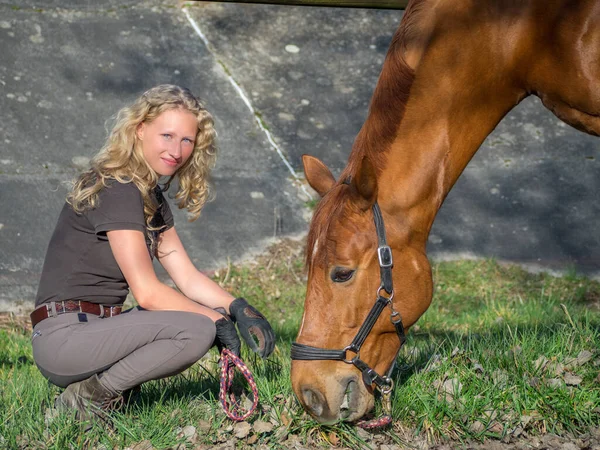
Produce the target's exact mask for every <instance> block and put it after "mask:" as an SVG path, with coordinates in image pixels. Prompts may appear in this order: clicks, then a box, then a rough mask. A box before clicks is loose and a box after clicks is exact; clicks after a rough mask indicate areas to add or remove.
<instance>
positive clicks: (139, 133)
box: [135, 122, 146, 141]
mask: <svg viewBox="0 0 600 450" xmlns="http://www.w3.org/2000/svg"><path fill="white" fill-rule="evenodd" d="M145 128H146V124H145V123H144V122H142V123H139V124H138V126H137V127H136V129H135V135H136V136H137V138H138V139H139V140H140V141H143V140H144V130H145Z"/></svg>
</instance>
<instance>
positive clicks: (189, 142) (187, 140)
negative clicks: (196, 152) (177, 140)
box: [183, 138, 194, 144]
mask: <svg viewBox="0 0 600 450" xmlns="http://www.w3.org/2000/svg"><path fill="white" fill-rule="evenodd" d="M183 142H185V143H186V144H193V143H194V141H192V140H191V139H188V138H184V139H183Z"/></svg>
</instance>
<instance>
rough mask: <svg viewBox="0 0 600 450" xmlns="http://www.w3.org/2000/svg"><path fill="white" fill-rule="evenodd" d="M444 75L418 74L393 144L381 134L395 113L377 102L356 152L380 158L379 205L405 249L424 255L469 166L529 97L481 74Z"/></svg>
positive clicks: (449, 73)
mask: <svg viewBox="0 0 600 450" xmlns="http://www.w3.org/2000/svg"><path fill="white" fill-rule="evenodd" d="M439 74H440V71H439V68H437V69H435V68H432V70H431V71H428V72H424V71H423V69H421V70H419V71H418V72H417V73H416V76H415V79H414V82H413V83H412V86H411V89H410V96H409V98H408V100H407V102H406V105H405V108H404V111H403V116H402V119H401V121H400V123H399V125H397V126H396V132H395V135H394V137H393V138H391V139H389V140H388V142H387V143H385V141H384V140H382V138H381V135H378V133H375V132H373V130H374V129H382V126H381V123H380V122H382V121H385V120H386V119H387V120H390V119H389V118H390V114H389V113H387V112H386V111H385V109H383V110H381V109H379V110H378V109H377V107H376V106H377V101H373V102H372V108H371V111H370V113H369V116H368V118H367V121H366V122H365V124H364V126H363V129H362V130H361V133H360V134H359V136H358V138H357V141H356V143H355V150H356V149H358V148H365V149H368V150H367V154H368V153H369V152H370V153H371V154H375V152H376V154H377V155H378V157H377V158H375V159H376V160H379V171H378V175H377V185H378V202H379V204H380V206H381V208H382V210H383V212H384V216H388V217H389V218H390V219H392V222H395V224H396V227H397V228H398V230H399V231H400V235H401V242H402V244H401V245H406V241H407V240H408V241H409V243H411V244H413V245H416V246H418V247H420V248H421V249H422V250H423V251H424V248H425V243H426V240H427V236H428V234H429V231H430V229H431V226H432V224H433V220H434V219H435V215H436V213H437V211H438V210H439V208H440V206H441V205H442V202H443V201H444V199H445V197H446V195H447V194H448V192H449V191H450V189H451V188H452V186H453V185H454V183H455V182H456V180H457V179H458V177H459V176H460V174H461V173H462V171H463V170H464V168H465V167H466V165H467V163H468V162H469V161H470V159H471V158H472V157H473V155H474V154H475V152H476V151H477V149H478V148H479V147H480V145H481V144H482V142H483V141H484V140H485V138H486V137H487V136H488V134H489V133H490V132H491V131H492V130H493V129H494V128H495V126H496V125H497V124H498V122H499V121H500V120H501V119H502V117H504V116H505V115H506V113H508V111H510V109H512V108H513V107H514V106H515V105H516V104H517V103H518V102H519V101H520V100H521V99H522V98H524V97H525V95H526V94H525V92H524V91H523V90H520V89H516V88H515V87H513V86H506V85H502V84H501V83H497V82H493V81H492V80H483V79H481V75H480V74H478V73H477V71H474V72H473V74H472V76H470V77H468V78H469V79H465V76H464V74H462V73H461V74H456V75H457V76H456V77H454V76H453V74H452V73H451V71H447V72H446V73H445V74H444V75H442V76H440V75H439ZM500 78H502V77H500ZM376 95H377V91H376ZM383 128H385V127H383ZM378 140H379V142H378ZM382 142H383V143H382ZM382 162H383V163H382ZM388 221H389V220H388V218H386V224H387V223H388Z"/></svg>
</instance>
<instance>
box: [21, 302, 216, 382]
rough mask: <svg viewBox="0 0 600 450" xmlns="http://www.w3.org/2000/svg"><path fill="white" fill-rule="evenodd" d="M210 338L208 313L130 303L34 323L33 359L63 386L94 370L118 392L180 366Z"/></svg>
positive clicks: (203, 349) (199, 354) (197, 354)
mask: <svg viewBox="0 0 600 450" xmlns="http://www.w3.org/2000/svg"><path fill="white" fill-rule="evenodd" d="M214 339H215V325H214V322H213V321H212V320H211V319H209V318H208V317H206V316H203V315H200V314H194V313H188V312H180V311H147V310H144V309H141V308H134V309H131V310H128V311H125V312H123V313H122V314H119V315H118V316H114V317H107V318H100V317H98V316H95V315H93V314H83V313H67V314H61V315H60V316H57V317H49V318H47V319H45V320H43V321H41V322H40V323H38V324H37V325H36V326H35V328H34V329H33V335H32V338H31V343H32V346H33V358H34V360H35V362H36V364H37V366H38V368H39V369H40V371H41V372H42V374H43V375H44V377H46V378H47V379H48V380H49V381H50V382H51V383H53V384H55V385H57V386H60V387H66V386H68V385H69V384H71V383H74V382H76V381H81V380H84V379H86V378H89V377H90V376H92V375H93V374H95V373H97V374H102V384H104V385H105V386H106V387H108V388H110V389H112V390H114V391H117V392H121V391H124V390H127V389H130V388H132V387H135V386H138V385H140V384H142V383H144V382H145V381H149V380H156V379H159V378H164V377H168V376H171V375H175V374H177V373H180V372H182V371H184V370H185V369H187V368H188V367H190V366H191V365H192V364H194V363H195V362H196V361H198V360H199V359H200V358H201V357H202V356H203V355H204V354H205V353H206V352H207V351H208V350H209V349H210V347H211V346H212V344H213V341H214Z"/></svg>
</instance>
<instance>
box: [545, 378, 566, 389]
mask: <svg viewBox="0 0 600 450" xmlns="http://www.w3.org/2000/svg"><path fill="white" fill-rule="evenodd" d="M563 383H564V382H563V381H562V380H559V379H558V378H550V379H549V380H546V385H547V386H548V387H551V388H553V389H558V388H561V387H563Z"/></svg>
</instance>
